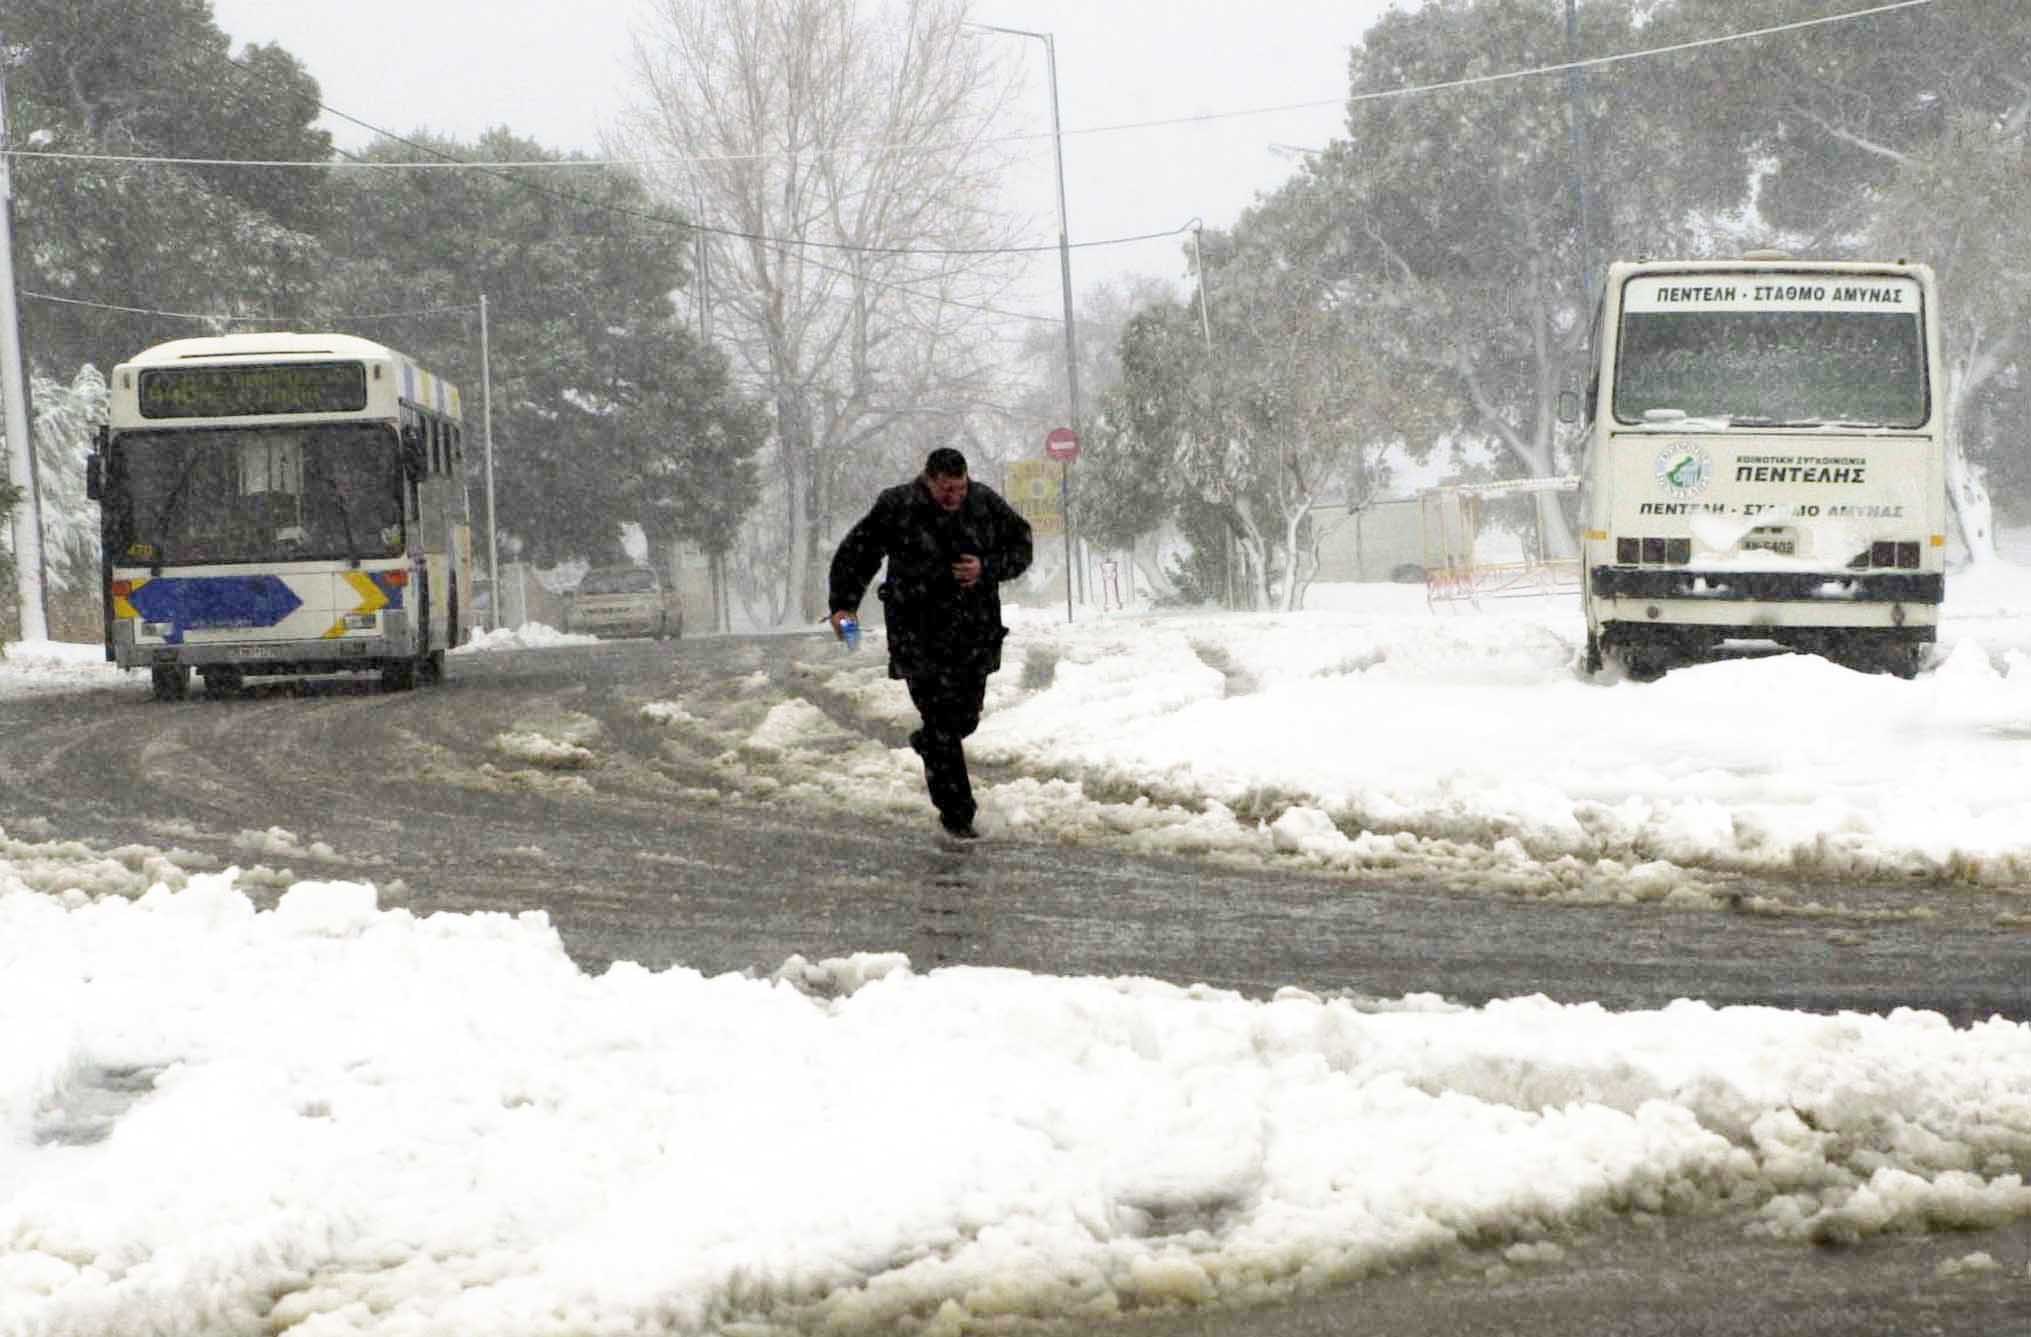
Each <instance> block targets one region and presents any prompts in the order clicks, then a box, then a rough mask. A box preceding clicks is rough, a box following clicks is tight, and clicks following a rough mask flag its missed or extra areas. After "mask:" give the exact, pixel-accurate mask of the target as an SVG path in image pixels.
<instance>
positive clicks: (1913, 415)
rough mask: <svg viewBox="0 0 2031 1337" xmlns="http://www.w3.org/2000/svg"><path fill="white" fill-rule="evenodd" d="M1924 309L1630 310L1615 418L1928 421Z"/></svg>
mask: <svg viewBox="0 0 2031 1337" xmlns="http://www.w3.org/2000/svg"><path fill="white" fill-rule="evenodd" d="M1921 339H1922V335H1921V333H1920V330H1919V320H1918V314H1917V312H1916V311H1913V310H1900V311H1861V310H1838V311H1825V310H1820V311H1815V310H1653V311H1627V312H1625V313H1624V315H1623V317H1622V331H1621V338H1620V340H1619V347H1620V352H1619V354H1618V357H1617V360H1616V366H1615V417H1616V419H1617V420H1618V421H1620V422H1630V423H1633V422H1641V421H1643V420H1644V415H1645V414H1646V413H1650V412H1653V411H1655V410H1675V411H1676V412H1675V413H1674V414H1673V416H1674V417H1675V416H1677V414H1678V413H1682V414H1684V415H1685V416H1686V417H1690V418H1726V419H1729V420H1731V421H1732V422H1733V423H1735V424H1736V425H1739V426H1786V427H1815V426H1820V425H1822V424H1846V425H1855V426H1872V427H1906V428H1915V427H1920V426H1923V425H1924V423H1925V420H1926V417H1927V402H1926V383H1925V358H1924V349H1923V346H1922V343H1921Z"/></svg>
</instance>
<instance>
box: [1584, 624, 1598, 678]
mask: <svg viewBox="0 0 2031 1337" xmlns="http://www.w3.org/2000/svg"><path fill="white" fill-rule="evenodd" d="M1580 672H1581V673H1583V674H1585V675H1586V676H1587V677H1589V678H1592V677H1595V676H1597V675H1598V674H1599V673H1600V672H1601V638H1600V637H1599V636H1597V635H1595V634H1594V633H1593V632H1591V631H1590V632H1588V633H1587V649H1586V654H1585V656H1584V657H1583V658H1582V659H1581V660H1580Z"/></svg>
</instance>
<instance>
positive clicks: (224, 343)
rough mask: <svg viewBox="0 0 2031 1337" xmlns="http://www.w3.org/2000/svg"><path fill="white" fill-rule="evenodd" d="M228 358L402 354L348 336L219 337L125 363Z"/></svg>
mask: <svg viewBox="0 0 2031 1337" xmlns="http://www.w3.org/2000/svg"><path fill="white" fill-rule="evenodd" d="M232 357H259V358H277V357H283V358H288V357H326V358H329V357H357V358H384V357H386V358H396V359H398V360H402V361H407V360H408V359H407V358H405V357H403V355H402V354H400V353H398V352H396V351H395V350H394V349H392V348H389V347H388V346H386V345H385V344H377V343H375V342H374V341H373V340H371V339H362V338H359V337H358V336H357V335H351V334H290V333H275V334H222V335H213V336H206V337H202V338H195V339H171V340H170V341H169V342H168V343H160V344H156V345H155V346H154V347H153V348H146V349H143V350H142V351H141V352H139V353H136V354H135V355H134V356H133V357H131V358H129V359H128V360H127V363H126V365H127V366H130V367H160V366H164V365H167V364H170V363H176V362H186V361H192V360H197V359H203V360H205V361H210V360H212V359H214V358H232Z"/></svg>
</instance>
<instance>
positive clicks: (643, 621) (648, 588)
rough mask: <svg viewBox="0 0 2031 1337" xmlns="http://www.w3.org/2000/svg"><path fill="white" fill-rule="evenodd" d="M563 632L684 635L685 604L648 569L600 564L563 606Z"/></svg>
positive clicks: (618, 634) (608, 634) (589, 572)
mask: <svg viewBox="0 0 2031 1337" xmlns="http://www.w3.org/2000/svg"><path fill="white" fill-rule="evenodd" d="M564 630H566V631H572V632H578V633H581V634H583V635H587V636H654V637H655V638H656V639H658V640H661V639H663V638H664V637H666V636H682V635H683V634H684V605H683V603H682V601H681V600H680V598H679V596H678V594H677V591H675V590H673V589H666V588H665V587H664V585H663V582H662V581H661V580H659V579H658V578H657V576H656V573H655V572H654V571H652V570H650V569H649V568H648V567H646V566H596V567H594V568H593V569H592V570H590V571H588V572H586V573H585V575H584V576H583V577H582V578H581V579H580V580H579V582H578V588H577V590H575V591H573V593H572V595H571V598H570V599H569V600H568V601H567V602H566V603H565V607H564Z"/></svg>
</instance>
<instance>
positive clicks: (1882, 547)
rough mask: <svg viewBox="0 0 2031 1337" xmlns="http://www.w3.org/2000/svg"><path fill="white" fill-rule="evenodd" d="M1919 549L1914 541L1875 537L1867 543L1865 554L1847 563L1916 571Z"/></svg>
mask: <svg viewBox="0 0 2031 1337" xmlns="http://www.w3.org/2000/svg"><path fill="white" fill-rule="evenodd" d="M1920 551H1921V550H1920V548H1919V545H1918V544H1916V543H1893V542H1891V541H1889V540H1888V539H1877V540H1876V541H1875V542H1873V543H1871V544H1870V545H1869V551H1868V553H1867V554H1865V555H1864V556H1858V557H1857V558H1856V559H1855V560H1854V561H1852V562H1850V563H1848V565H1850V566H1853V567H1857V568H1859V567H1861V566H1864V565H1868V566H1875V567H1896V568H1898V569H1899V570H1902V571H1916V570H1917V569H1918V554H1919V552H1920Z"/></svg>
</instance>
